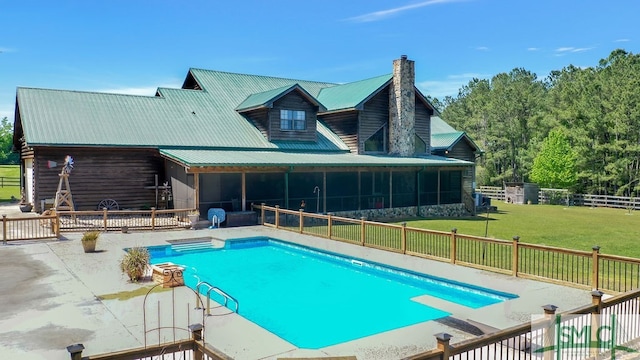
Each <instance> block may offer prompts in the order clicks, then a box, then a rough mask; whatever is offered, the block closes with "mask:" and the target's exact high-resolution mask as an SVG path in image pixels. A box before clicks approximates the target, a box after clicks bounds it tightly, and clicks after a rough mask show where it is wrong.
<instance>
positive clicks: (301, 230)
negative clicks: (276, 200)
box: [300, 209, 304, 234]
mask: <svg viewBox="0 0 640 360" xmlns="http://www.w3.org/2000/svg"><path fill="white" fill-rule="evenodd" d="M303 232H304V209H300V234H302V233H303Z"/></svg>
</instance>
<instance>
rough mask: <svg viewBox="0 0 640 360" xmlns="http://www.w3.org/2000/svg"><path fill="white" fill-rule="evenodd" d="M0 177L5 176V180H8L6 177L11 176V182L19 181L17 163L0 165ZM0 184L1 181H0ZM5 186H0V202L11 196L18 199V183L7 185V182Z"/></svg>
mask: <svg viewBox="0 0 640 360" xmlns="http://www.w3.org/2000/svg"><path fill="white" fill-rule="evenodd" d="M0 178H5V181H7V182H8V179H7V178H12V180H11V181H12V182H13V183H14V184H15V183H16V182H17V183H18V184H19V183H20V166H19V165H0ZM0 185H2V182H1V181H0ZM4 185H5V186H1V187H0V202H7V201H11V196H14V197H16V198H17V199H20V186H19V185H9V186H7V183H5V184H4Z"/></svg>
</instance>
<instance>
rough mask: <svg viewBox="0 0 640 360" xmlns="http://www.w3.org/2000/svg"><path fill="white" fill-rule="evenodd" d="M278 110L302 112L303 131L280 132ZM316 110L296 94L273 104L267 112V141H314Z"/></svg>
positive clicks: (291, 94) (288, 95)
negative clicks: (303, 113) (303, 119)
mask: <svg viewBox="0 0 640 360" xmlns="http://www.w3.org/2000/svg"><path fill="white" fill-rule="evenodd" d="M280 110H303V111H304V112H305V124H306V128H305V130H280ZM317 114H318V109H317V107H316V106H314V105H313V104H311V103H309V101H307V99H305V98H304V97H303V96H301V95H300V94H298V93H296V92H291V93H289V94H287V95H286V96H284V97H283V98H282V99H279V100H277V101H275V102H274V104H273V109H271V110H270V111H269V141H272V140H296V141H313V142H315V141H316V119H317Z"/></svg>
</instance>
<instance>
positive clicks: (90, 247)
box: [82, 240, 98, 253]
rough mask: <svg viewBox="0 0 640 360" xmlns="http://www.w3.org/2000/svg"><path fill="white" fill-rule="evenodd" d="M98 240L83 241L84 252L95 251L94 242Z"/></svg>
mask: <svg viewBox="0 0 640 360" xmlns="http://www.w3.org/2000/svg"><path fill="white" fill-rule="evenodd" d="M97 242H98V241H97V240H94V241H83V242H82V248H83V249H84V252H86V253H92V252H95V251H96V243H97Z"/></svg>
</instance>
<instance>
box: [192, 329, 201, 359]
mask: <svg viewBox="0 0 640 360" xmlns="http://www.w3.org/2000/svg"><path fill="white" fill-rule="evenodd" d="M189 330H190V331H191V340H193V341H194V342H196V343H195V344H194V346H193V358H194V359H195V360H202V359H204V353H203V352H202V348H201V347H200V345H203V344H199V343H198V341H201V340H202V324H192V325H189Z"/></svg>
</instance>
